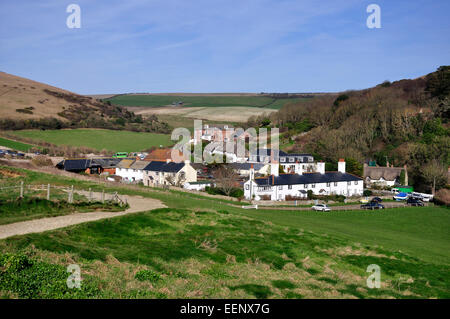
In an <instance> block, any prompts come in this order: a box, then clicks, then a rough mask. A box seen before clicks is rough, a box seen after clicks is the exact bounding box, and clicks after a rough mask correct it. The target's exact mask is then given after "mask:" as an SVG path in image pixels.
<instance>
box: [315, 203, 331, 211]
mask: <svg viewBox="0 0 450 319" xmlns="http://www.w3.org/2000/svg"><path fill="white" fill-rule="evenodd" d="M312 209H313V210H315V211H319V212H329V211H331V208H330V207H328V206H327V205H326V204H317V205H314V206H313V207H312Z"/></svg>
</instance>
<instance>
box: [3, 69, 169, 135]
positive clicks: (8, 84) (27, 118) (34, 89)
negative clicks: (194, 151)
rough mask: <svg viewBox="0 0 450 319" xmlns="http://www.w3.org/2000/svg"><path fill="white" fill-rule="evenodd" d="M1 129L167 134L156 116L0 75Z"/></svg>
mask: <svg viewBox="0 0 450 319" xmlns="http://www.w3.org/2000/svg"><path fill="white" fill-rule="evenodd" d="M0 119H1V120H0V130H20V129H35V128H40V129H42V128H43V129H60V128H80V127H82V128H107V129H119V130H130V131H146V132H158V133H167V131H168V126H167V125H166V124H165V123H160V122H159V121H158V119H157V118H156V117H155V116H154V117H151V118H148V119H145V120H144V119H143V118H142V116H140V115H136V114H134V113H133V112H131V111H129V110H127V109H126V108H124V107H121V106H115V105H111V103H108V102H103V101H101V100H98V99H95V98H92V97H89V96H83V95H79V94H76V93H73V92H70V91H66V90H63V89H59V88H56V87H53V86H50V85H47V84H43V83H39V82H36V81H32V80H29V79H25V78H21V77H18V76H15V75H11V74H7V73H4V72H0Z"/></svg>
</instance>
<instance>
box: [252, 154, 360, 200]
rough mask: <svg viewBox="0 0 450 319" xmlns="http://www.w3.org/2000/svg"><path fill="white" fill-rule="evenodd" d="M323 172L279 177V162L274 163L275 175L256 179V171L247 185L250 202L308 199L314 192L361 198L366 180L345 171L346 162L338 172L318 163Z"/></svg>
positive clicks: (339, 164) (341, 163) (342, 163)
mask: <svg viewBox="0 0 450 319" xmlns="http://www.w3.org/2000/svg"><path fill="white" fill-rule="evenodd" d="M318 164H319V165H318V166H319V168H320V171H319V172H315V173H301V174H278V169H277V168H278V165H279V164H278V163H271V164H270V165H271V166H272V168H273V169H272V170H273V171H274V174H273V175H270V176H267V177H261V178H255V177H254V176H255V175H254V170H251V172H250V178H249V180H248V181H246V182H245V183H244V196H245V198H246V199H255V200H260V199H270V200H285V199H286V197H288V196H289V197H291V198H306V197H307V193H308V191H309V190H311V191H312V192H313V193H314V194H315V195H332V194H336V195H345V196H361V195H362V194H363V179H362V178H361V177H358V176H355V175H353V174H349V173H346V172H345V161H344V160H339V163H338V172H325V163H318Z"/></svg>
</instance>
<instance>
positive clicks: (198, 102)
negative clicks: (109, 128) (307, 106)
mask: <svg viewBox="0 0 450 319" xmlns="http://www.w3.org/2000/svg"><path fill="white" fill-rule="evenodd" d="M308 99H309V98H292V99H273V98H271V97H268V96H259V95H256V94H255V95H247V94H243V95H237V94H230V95H215V94H211V95H208V94H202V95H160V94H155V95H152V94H143V95H139V94H128V95H117V96H114V97H111V98H107V99H105V101H110V102H111V103H113V104H117V105H122V106H146V107H161V106H168V105H172V103H178V102H180V101H181V102H183V107H258V108H269V109H280V108H281V107H282V106H283V105H285V104H287V103H294V102H299V101H304V100H308Z"/></svg>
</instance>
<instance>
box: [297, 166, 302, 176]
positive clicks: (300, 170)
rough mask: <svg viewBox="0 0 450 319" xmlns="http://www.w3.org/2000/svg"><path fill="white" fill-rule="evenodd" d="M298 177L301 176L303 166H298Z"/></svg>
mask: <svg viewBox="0 0 450 319" xmlns="http://www.w3.org/2000/svg"><path fill="white" fill-rule="evenodd" d="M298 175H303V165H299V166H298Z"/></svg>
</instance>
